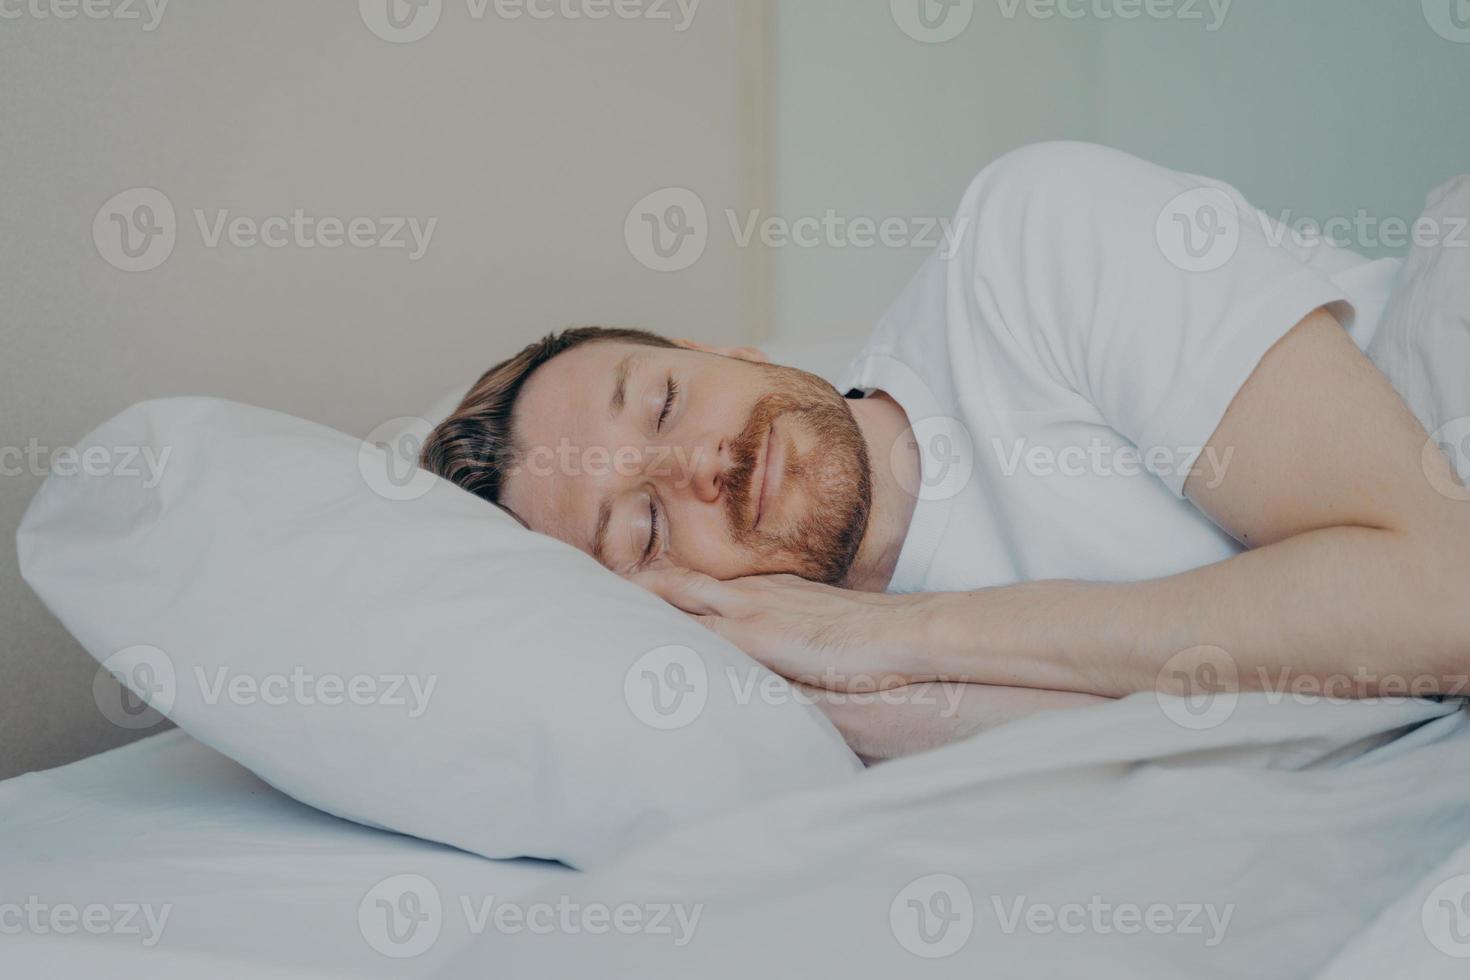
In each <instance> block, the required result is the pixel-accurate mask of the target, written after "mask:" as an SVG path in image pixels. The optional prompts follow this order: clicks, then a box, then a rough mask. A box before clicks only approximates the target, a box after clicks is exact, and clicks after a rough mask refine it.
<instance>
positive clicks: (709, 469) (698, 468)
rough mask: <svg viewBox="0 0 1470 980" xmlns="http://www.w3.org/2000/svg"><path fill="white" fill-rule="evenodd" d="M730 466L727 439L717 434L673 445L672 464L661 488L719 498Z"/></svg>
mask: <svg viewBox="0 0 1470 980" xmlns="http://www.w3.org/2000/svg"><path fill="white" fill-rule="evenodd" d="M729 466H730V458H729V446H728V443H727V442H726V440H725V439H722V438H719V437H717V436H711V437H709V438H707V439H701V440H699V441H696V442H693V443H691V444H689V445H686V446H679V447H675V449H674V466H673V467H671V468H670V472H669V474H668V476H667V477H666V478H665V479H664V481H663V482H664V484H665V485H664V488H663V489H664V492H665V493H669V494H672V495H675V496H679V495H684V496H688V497H692V498H693V499H695V500H698V501H699V502H700V503H705V504H712V503H715V502H716V501H717V500H719V499H720V493H721V492H722V489H723V484H724V477H725V473H726V471H727V470H728V469H729Z"/></svg>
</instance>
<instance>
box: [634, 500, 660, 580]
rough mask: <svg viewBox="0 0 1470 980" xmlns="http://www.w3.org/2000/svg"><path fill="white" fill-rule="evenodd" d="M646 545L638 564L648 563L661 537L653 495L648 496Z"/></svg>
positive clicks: (656, 549)
mask: <svg viewBox="0 0 1470 980" xmlns="http://www.w3.org/2000/svg"><path fill="white" fill-rule="evenodd" d="M648 528H649V530H648V545H647V547H645V548H644V549H643V557H642V558H640V559H639V560H638V563H639V564H640V565H646V564H648V561H649V559H650V558H652V557H653V556H654V555H655V554H657V553H658V543H659V539H660V538H661V537H662V533H661V528H660V524H659V514H658V501H656V500H654V499H653V495H652V494H650V495H649V497H648Z"/></svg>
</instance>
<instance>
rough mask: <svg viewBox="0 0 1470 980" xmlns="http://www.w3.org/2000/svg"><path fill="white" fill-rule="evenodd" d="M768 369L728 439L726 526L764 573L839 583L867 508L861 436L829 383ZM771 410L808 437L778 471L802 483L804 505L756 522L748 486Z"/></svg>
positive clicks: (868, 475)
mask: <svg viewBox="0 0 1470 980" xmlns="http://www.w3.org/2000/svg"><path fill="white" fill-rule="evenodd" d="M769 370H770V371H771V372H772V373H773V375H774V376H773V378H772V381H773V382H774V384H773V386H772V387H773V388H774V389H775V390H774V391H773V392H772V393H771V394H769V395H766V396H765V397H764V398H762V399H761V400H760V401H759V402H758V403H757V404H756V407H755V409H754V410H753V411H752V412H751V417H750V421H749V422H748V424H747V425H746V427H745V431H744V432H743V433H742V434H741V436H740V437H739V438H738V439H737V440H736V442H735V445H734V447H733V452H732V455H733V457H734V464H735V465H734V466H733V467H732V470H731V473H730V474H729V477H728V487H729V490H730V492H729V493H728V495H727V497H726V511H727V517H728V519H729V524H730V529H731V534H732V536H733V537H734V539H735V541H736V543H737V544H740V545H742V546H744V547H746V548H748V549H750V550H751V551H752V552H753V553H754V555H755V556H756V558H757V561H758V563H759V567H760V568H761V571H762V572H764V573H768V574H771V573H779V572H786V573H791V574H795V575H800V576H801V577H802V578H805V579H810V580H812V581H815V582H822V583H825V584H827V585H840V584H842V583H843V582H844V581H845V580H846V579H847V577H848V575H849V574H850V573H851V571H852V566H853V563H854V562H855V561H856V560H857V555H858V551H859V550H860V549H861V547H862V543H863V537H864V535H865V534H866V533H867V528H868V517H869V514H870V512H871V510H872V503H873V490H872V471H871V464H870V461H869V458H868V447H867V443H866V442H865V441H864V439H863V435H862V431H861V430H860V429H859V428H858V426H857V422H856V421H855V420H854V419H853V417H852V412H851V411H849V410H848V407H847V403H846V400H845V399H844V398H843V397H842V396H841V395H839V394H838V393H837V391H836V389H834V388H833V387H832V386H831V385H829V384H827V383H826V382H825V381H822V380H821V379H820V378H818V377H816V376H815V375H810V374H807V373H806V372H804V371H798V370H796V369H794V368H783V367H774V366H773V367H771V368H769ZM777 417H780V418H781V419H782V420H783V423H788V422H789V423H792V424H795V425H797V426H799V427H801V428H803V429H805V430H806V432H807V433H808V435H809V437H810V444H811V447H812V448H811V449H809V450H808V451H807V452H806V453H804V454H801V455H798V456H793V457H792V458H790V459H788V461H787V464H786V473H785V477H786V481H787V486H788V487H790V488H792V489H795V488H800V489H801V490H802V491H803V494H804V496H805V498H806V513H805V514H804V515H802V517H801V518H800V519H799V520H797V521H795V522H794V523H793V524H791V525H790V526H788V527H785V528H781V529H779V530H776V531H765V530H757V529H756V528H755V527H754V526H753V524H754V520H755V511H754V507H753V504H754V502H753V501H752V500H751V486H752V483H753V476H754V472H755V465H756V460H757V457H758V456H759V452H760V446H761V444H762V442H763V441H764V440H765V437H766V434H767V433H768V432H769V431H770V427H771V423H772V422H773V421H774V420H775V419H776V418H777Z"/></svg>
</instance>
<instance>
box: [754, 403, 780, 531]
mask: <svg viewBox="0 0 1470 980" xmlns="http://www.w3.org/2000/svg"><path fill="white" fill-rule="evenodd" d="M785 462H786V445H785V443H783V442H782V441H781V440H780V439H778V438H777V437H776V423H775V422H774V421H773V422H772V423H771V427H770V429H768V430H767V431H766V441H765V445H764V446H763V447H762V449H761V455H760V460H759V462H757V464H756V470H755V472H756V479H757V480H758V481H759V482H758V484H757V485H756V486H754V487H752V488H751V489H752V491H753V492H754V494H755V500H756V505H755V525H754V526H755V527H760V523H761V520H762V519H763V518H764V517H765V516H766V514H768V513H769V512H770V510H771V505H772V504H773V503H774V502H775V500H776V495H777V494H778V493H779V492H780V490H781V477H782V475H783V473H784V472H785Z"/></svg>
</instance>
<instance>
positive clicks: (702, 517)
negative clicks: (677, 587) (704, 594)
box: [667, 507, 751, 579]
mask: <svg viewBox="0 0 1470 980" xmlns="http://www.w3.org/2000/svg"><path fill="white" fill-rule="evenodd" d="M674 520H676V521H679V523H678V525H677V527H678V530H677V531H676V532H675V535H674V539H675V542H674V544H675V546H674V548H673V549H672V550H671V551H670V552H669V553H668V555H667V557H668V559H669V561H670V562H671V563H673V564H674V565H677V566H679V567H680V568H687V569H689V570H690V571H694V572H701V573H703V574H705V575H709V576H711V577H713V578H717V579H731V578H739V577H741V576H742V575H745V574H748V573H749V571H750V568H751V556H750V554H749V553H748V552H747V551H746V550H745V549H744V548H742V547H740V546H739V545H737V544H735V543H734V542H733V541H731V540H730V534H729V531H728V529H727V527H726V525H725V518H724V516H723V515H722V514H721V513H720V512H719V511H717V510H715V509H714V508H709V507H700V508H698V509H697V510H696V509H691V510H690V511H688V512H687V513H684V514H679V515H675V516H674Z"/></svg>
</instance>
